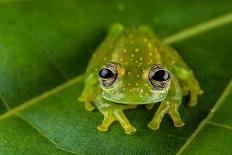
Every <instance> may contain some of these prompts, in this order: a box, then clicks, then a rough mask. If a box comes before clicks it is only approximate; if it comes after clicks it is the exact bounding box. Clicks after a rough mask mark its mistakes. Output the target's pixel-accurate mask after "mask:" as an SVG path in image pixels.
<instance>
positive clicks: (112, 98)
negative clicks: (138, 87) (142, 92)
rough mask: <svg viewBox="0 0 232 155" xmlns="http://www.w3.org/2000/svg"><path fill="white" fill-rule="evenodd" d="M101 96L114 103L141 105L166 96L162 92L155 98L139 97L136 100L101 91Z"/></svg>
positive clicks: (154, 101)
mask: <svg viewBox="0 0 232 155" xmlns="http://www.w3.org/2000/svg"><path fill="white" fill-rule="evenodd" d="M102 97H103V98H104V99H105V100H107V101H111V102H114V103H120V104H137V105H142V104H153V103H157V102H161V101H163V100H164V99H165V98H166V97H167V94H166V93H164V94H162V95H161V96H159V97H156V98H149V99H148V98H140V99H138V100H136V99H133V100H132V99H128V98H126V97H122V98H120V97H118V96H112V95H109V94H107V93H103V94H102Z"/></svg>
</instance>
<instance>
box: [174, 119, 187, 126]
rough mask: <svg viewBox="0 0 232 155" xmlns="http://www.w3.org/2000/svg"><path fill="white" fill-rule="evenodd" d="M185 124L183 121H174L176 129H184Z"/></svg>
mask: <svg viewBox="0 0 232 155" xmlns="http://www.w3.org/2000/svg"><path fill="white" fill-rule="evenodd" d="M184 125H185V124H184V122H183V121H182V120H178V121H174V126H175V127H183V126H184Z"/></svg>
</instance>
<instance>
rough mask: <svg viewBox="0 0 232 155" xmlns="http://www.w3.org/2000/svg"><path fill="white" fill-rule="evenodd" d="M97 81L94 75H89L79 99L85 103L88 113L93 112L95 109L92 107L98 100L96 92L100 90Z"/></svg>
mask: <svg viewBox="0 0 232 155" xmlns="http://www.w3.org/2000/svg"><path fill="white" fill-rule="evenodd" d="M97 82H98V81H97V80H96V77H95V75H94V74H90V75H88V77H87V78H86V80H85V87H84V90H83V91H82V93H81V96H80V97H79V98H78V100H79V101H81V102H84V104H85V109H86V110H88V111H93V110H94V109H95V107H94V106H93V105H92V103H93V102H94V100H95V98H96V92H97V89H98V86H97Z"/></svg>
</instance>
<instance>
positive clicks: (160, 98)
mask: <svg viewBox="0 0 232 155" xmlns="http://www.w3.org/2000/svg"><path fill="white" fill-rule="evenodd" d="M86 75H87V76H86V79H85V87H84V89H83V92H82V94H81V96H80V97H79V100H80V101H81V102H84V104H85V108H86V110H88V111H93V110H94V109H95V108H97V109H98V110H99V111H100V112H101V113H102V114H103V116H104V119H103V121H102V123H101V124H100V125H99V126H98V127H97V129H98V130H100V131H102V132H106V131H108V128H109V126H110V125H111V124H112V123H113V122H114V121H118V122H119V123H120V124H121V126H122V127H123V128H124V131H125V133H126V134H133V133H135V132H136V128H135V127H134V126H133V125H132V124H131V123H130V122H129V120H128V119H127V117H126V116H125V114H124V112H123V111H124V110H126V109H134V108H136V107H137V106H138V105H145V107H146V108H147V109H152V108H153V105H154V104H156V103H159V104H160V105H159V107H158V109H157V111H156V112H155V114H154V117H153V118H152V119H151V121H150V122H149V123H148V127H149V128H151V129H152V130H156V129H158V128H159V126H160V123H161V120H162V118H163V117H164V115H165V114H169V115H170V116H171V118H172V120H173V122H174V126H175V127H182V126H184V122H183V120H182V119H181V117H180V114H179V112H178V107H179V106H180V104H181V103H182V97H183V96H184V95H187V94H190V100H189V103H188V105H189V106H191V107H193V106H195V105H196V104H197V98H198V95H200V94H202V93H203V91H202V90H201V88H200V86H199V83H198V81H197V79H196V78H195V76H194V74H193V71H192V70H191V69H190V68H189V67H188V66H187V65H186V63H185V62H184V61H183V59H182V58H181V57H180V56H179V55H178V53H177V52H176V51H175V50H174V49H173V48H171V47H170V46H168V45H165V44H164V43H162V42H161V41H160V40H159V39H158V37H157V36H156V35H155V34H154V32H153V30H152V29H151V28H150V27H149V26H145V25H144V26H139V27H135V28H124V26H123V25H121V24H114V25H112V26H111V27H110V29H109V31H108V35H107V36H106V38H105V40H104V41H103V43H102V44H101V45H100V46H99V47H98V49H97V50H96V51H95V53H94V54H93V56H92V58H91V60H90V62H89V64H88V67H87V71H86Z"/></svg>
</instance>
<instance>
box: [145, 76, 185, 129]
mask: <svg viewBox="0 0 232 155" xmlns="http://www.w3.org/2000/svg"><path fill="white" fill-rule="evenodd" d="M181 102H182V92H181V88H180V85H179V82H178V81H177V80H176V79H173V81H172V82H171V87H170V90H169V94H168V96H167V98H166V99H165V100H164V101H162V102H161V104H160V106H159V108H158V110H157V111H156V113H155V115H154V117H153V119H152V120H151V122H150V123H149V124H148V127H149V128H151V129H153V130H156V129H158V128H159V127H160V123H161V121H162V118H163V117H164V115H165V114H169V115H170V116H171V118H172V120H173V122H174V126H175V127H182V126H184V122H183V121H182V119H181V117H180V115H179V112H178V108H179V106H180V104H181Z"/></svg>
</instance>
